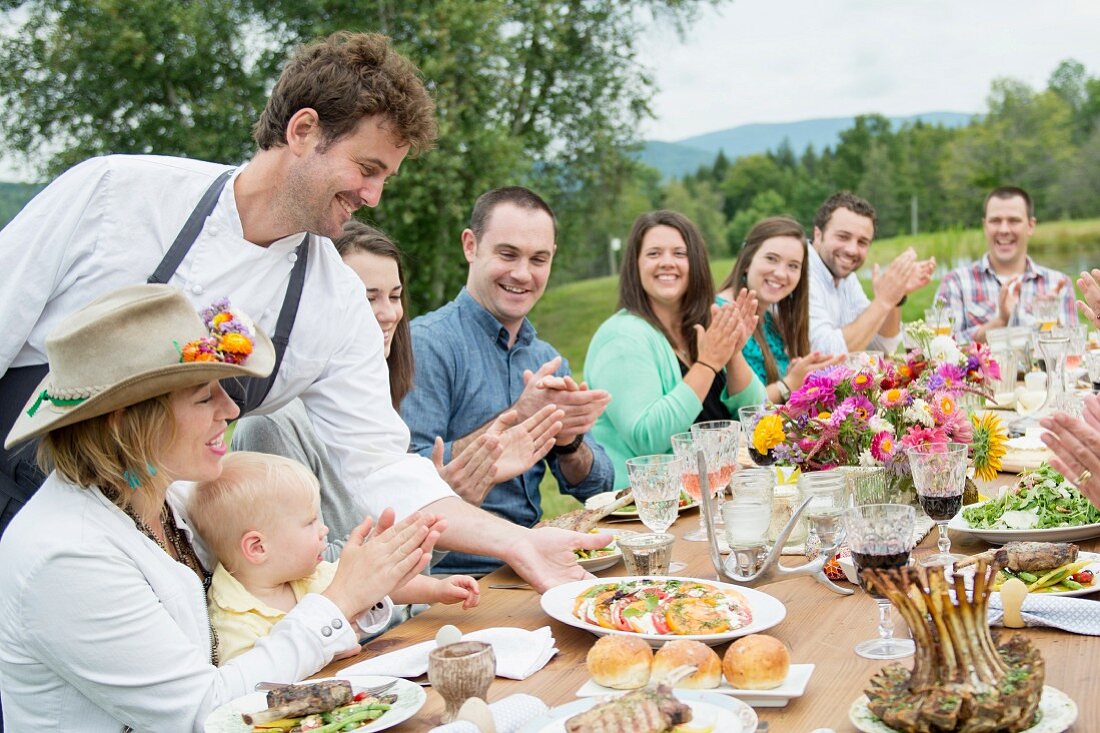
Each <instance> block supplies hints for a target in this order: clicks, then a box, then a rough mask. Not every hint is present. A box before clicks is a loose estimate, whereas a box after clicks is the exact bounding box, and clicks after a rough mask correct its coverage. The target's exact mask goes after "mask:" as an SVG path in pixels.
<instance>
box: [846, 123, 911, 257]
mask: <svg viewBox="0 0 1100 733" xmlns="http://www.w3.org/2000/svg"><path fill="white" fill-rule="evenodd" d="M897 179H898V176H897V171H896V169H895V168H894V163H893V161H891V160H890V151H889V150H887V148H886V145H885V144H883V143H881V142H878V141H875V142H872V143H871V146H870V148H869V149H868V151H867V155H866V157H865V158H864V160H863V176H862V177H861V178H860V180H859V186H857V187H856V193H858V194H859V195H860V196H862V197H863V198H865V199H867V200H868V201H870V202H871V205H872V206H874V207H875V214H876V219H877V221H878V226H877V231H876V234H875V236H877V237H892V236H894V235H895V234H897V233H898V231H900V230H901V228H902V222H901V220H900V217H901V216H902V215H903V214H902V211H903V210H902V207H901V203H900V201H899V200H898V180H897Z"/></svg>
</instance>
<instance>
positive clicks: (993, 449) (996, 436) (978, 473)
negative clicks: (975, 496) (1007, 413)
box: [970, 412, 1008, 481]
mask: <svg viewBox="0 0 1100 733" xmlns="http://www.w3.org/2000/svg"><path fill="white" fill-rule="evenodd" d="M970 423H971V424H972V425H973V426H974V439H973V440H972V441H971V445H972V446H973V448H974V475H975V477H977V478H980V479H983V480H985V481H989V480H991V479H994V478H996V476H997V472H998V471H1000V470H1001V459H1002V458H1004V455H1005V441H1006V440H1008V435H1007V433H1005V429H1004V426H1003V425H1002V424H1001V418H999V417H997V416H996V415H994V414H993V413H992V412H986V413H984V414H982V416H981V417H978V414H977V413H975V414H973V415H971V416H970Z"/></svg>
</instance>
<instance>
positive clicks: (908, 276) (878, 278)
mask: <svg viewBox="0 0 1100 733" xmlns="http://www.w3.org/2000/svg"><path fill="white" fill-rule="evenodd" d="M923 266H924V263H918V262H917V252H916V250H914V249H913V248H912V247H909V248H907V249H906V250H905V251H904V252H902V253H901V254H900V255H898V256H897V257H895V258H894V259H893V261H892V262H891V263H890V264H889V265H887V266H886V269H884V270H880V269H879V266H878V264H877V263H876V264H875V265H874V267H872V268H871V288H872V290H873V291H874V293H875V298H878V299H881V300H882V301H883V302H885V303H887V304H888V305H890V307H894V306H896V305H897V304H898V302H899V301H901V299H902V298H904V297H905V296H906V295H908V294H909V293H910V290H909V285H910V283H916V282H920V280H921V278H922V270H921V267H923ZM928 277H931V273H929V275H928ZM925 284H927V280H925Z"/></svg>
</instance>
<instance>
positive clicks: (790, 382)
mask: <svg viewBox="0 0 1100 733" xmlns="http://www.w3.org/2000/svg"><path fill="white" fill-rule="evenodd" d="M843 361H844V354H821V353H818V352H816V351H812V352H810V353H809V354H806V355H805V356H796V357H795V358H793V359H791V361H790V363H789V364H788V365H787V375H786V376H785V377H784V378H783V379H784V381H785V382H786V383H787V387H788V388H789V389H791V390H792V391H793V390H796V389H799V388H800V387H802V385H803V383H804V382H805V381H806V377H808V376H809V375H811V374H813V373H814V372H816V371H817V370H818V369H824V368H825V367H829V366H833V365H834V364H840V363H842V362H843Z"/></svg>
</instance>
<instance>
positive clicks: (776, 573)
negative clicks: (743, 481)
mask: <svg viewBox="0 0 1100 733" xmlns="http://www.w3.org/2000/svg"><path fill="white" fill-rule="evenodd" d="M696 460H697V461H698V464H699V480H700V482H701V483H703V486H702V489H703V490H702V492H701V507H702V510H703V517H704V519H705V520H706V521H705V524H706V527H707V539H708V544H709V548H710V561H711V564H712V565H714V570H715V572H716V573H717V574H718V579H719V580H721V581H724V582H727V583H736V584H738V585H744V586H748V587H750V588H753V587H756V586H758V585H767V584H768V583H775V582H777V581H780V580H786V579H787V578H793V577H795V576H799V575H809V576H810V577H812V578H813V579H814V580H816V581H817V582H819V583H821V584H822V585H824V586H825V587H826V588H828V589H829V590H831V591H833V592H834V593H837V594H839V595H842V596H850V595H852V594H854V593H855V591H853V590H852V589H850V588H841V587H840V586H838V585H836V584H834V583H833V581H831V580H829V578H828V577H826V575H825V563H826V562H827V561H828V560H829V559H830V558H831V557H832V552H828V551H822V553H821V554H820V555H819V556H818V557H817V558H815V559H813V560H811V561H810V562H808V563H806V564H804V565H798V566H796V567H793V568H789V567H786V566H784V565H782V564H781V563H780V562H779V558H780V556H781V555H782V554H783V543H784V542H786V541H787V537H789V536H790V534H791V530H793V529H794V527H795V525H796V524H797V523H798V520H799V518H801V516H802V513H803V512H804V511H805V510H806V507H807V506H809V504H810V502H811V501H812V498H810V499H806V501H804V502H802V505H801V506H800V507H798V509H796V510H795V512H794V514H793V515H792V516H791V518H790V520H789V521H788V522H787V525H786V526H785V527H783V531H782V532H780V533H779V536H778V537H777V538H776V539H775V543H774V544H773V545H772V547H771V549H770V550H769V551H768V553H767V554H766V555H764V557H763V558H761V557H760V556H759V554H758V553H754V554H753V555H752V556H751V557H748V556H746V557H744V558H737V557H735V558H734V565H740V564H741V562H742V561H744V562H745V565H744V566H745V567H751V568H753V570H752V571H751V572H748V573H745V572H742V571H741V569H740V568H737V567H735V568H733V569H728V568H727V567H726V564H725V563H724V562H723V560H722V553H721V552H719V550H718V537H717V535H716V534H715V530H714V513H715V509H714V500H713V499H712V498H711V496H710V487H709V486H708V485H706V484H707V470H706V469H707V461H706V457H705V456H704V455H703V453H702V451H700V452H699V453H698V454H697V455H696ZM833 552H835V548H834V549H833Z"/></svg>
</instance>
